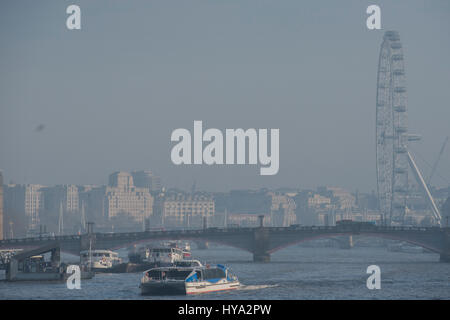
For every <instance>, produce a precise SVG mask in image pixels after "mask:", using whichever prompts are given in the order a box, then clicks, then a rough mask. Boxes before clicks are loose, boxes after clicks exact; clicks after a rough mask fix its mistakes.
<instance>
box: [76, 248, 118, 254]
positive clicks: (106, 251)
mask: <svg viewBox="0 0 450 320" xmlns="http://www.w3.org/2000/svg"><path fill="white" fill-rule="evenodd" d="M84 252H89V250H83V251H80V253H84ZM91 252H97V253H117V252H115V251H112V250H102V249H96V250H91Z"/></svg>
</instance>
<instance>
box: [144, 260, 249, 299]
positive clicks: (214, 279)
mask: <svg viewBox="0 0 450 320" xmlns="http://www.w3.org/2000/svg"><path fill="white" fill-rule="evenodd" d="M186 261H189V260H186ZM191 261H196V260H191ZM196 262H198V261H196ZM193 264H195V263H193ZM239 286H240V283H239V280H238V278H237V277H236V276H235V275H234V274H233V273H232V272H231V270H230V269H229V268H226V267H225V266H223V265H220V264H218V265H214V266H210V265H206V266H203V265H201V264H200V263H199V262H198V265H196V266H195V265H191V266H181V265H180V266H174V267H160V268H153V269H150V270H147V271H145V272H144V274H143V277H142V279H141V284H140V288H141V294H142V295H158V296H159V295H185V294H198V293H206V292H215V291H225V290H234V289H238V288H239Z"/></svg>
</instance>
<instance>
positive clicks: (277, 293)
mask: <svg viewBox="0 0 450 320" xmlns="http://www.w3.org/2000/svg"><path fill="white" fill-rule="evenodd" d="M193 247H194V245H193ZM120 254H121V255H124V256H126V252H120ZM192 254H193V257H194V258H198V259H199V260H201V261H202V262H208V263H222V264H225V265H227V266H229V267H231V269H232V270H233V272H234V273H235V274H236V275H237V276H238V277H239V280H240V281H241V283H242V284H243V286H242V288H241V289H239V290H235V291H231V292H225V293H209V294H202V295H197V296H188V297H186V296H175V297H143V296H141V295H140V292H139V287H138V285H139V280H140V277H141V274H140V273H137V274H97V275H96V276H95V277H94V278H93V279H90V280H82V282H81V289H80V290H69V289H67V287H66V284H65V283H33V282H18V283H8V282H5V281H0V299H450V264H449V263H440V262H439V255H437V254H432V253H403V252H390V251H387V249H386V248H382V247H354V248H352V249H347V250H345V249H339V248H327V247H316V248H314V247H301V246H292V247H289V248H286V249H284V250H281V251H279V252H276V253H274V254H272V261H271V262H270V263H254V262H252V256H251V254H249V253H247V252H244V251H240V250H236V249H233V248H230V247H224V246H214V247H211V248H210V249H207V250H198V249H195V248H193V249H192ZM69 257H70V256H69ZM69 259H72V260H74V259H75V258H74V257H73V256H72V257H71V258H69ZM373 264H375V265H378V266H379V267H380V269H381V289H380V290H369V289H367V286H366V280H367V278H368V276H369V275H368V274H367V273H366V270H367V267H368V266H369V265H373ZM1 277H3V275H0V278H1Z"/></svg>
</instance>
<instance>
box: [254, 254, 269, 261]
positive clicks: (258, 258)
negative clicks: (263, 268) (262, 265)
mask: <svg viewBox="0 0 450 320" xmlns="http://www.w3.org/2000/svg"><path fill="white" fill-rule="evenodd" d="M253 262H270V253H267V252H266V253H254V254H253Z"/></svg>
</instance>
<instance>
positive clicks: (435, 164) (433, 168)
mask: <svg viewBox="0 0 450 320" xmlns="http://www.w3.org/2000/svg"><path fill="white" fill-rule="evenodd" d="M447 141H448V137H447V138H445V141H444V143H443V144H442V147H441V151H439V154H438V156H437V159H436V161H435V162H434V164H433V167H432V168H431V173H430V175H429V177H428V179H427V184H428V185H430V184H431V179H432V178H433V175H434V173H435V172H436V168H437V166H438V164H439V160H441V157H442V154H443V153H444V149H445V146H446V145H447Z"/></svg>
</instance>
